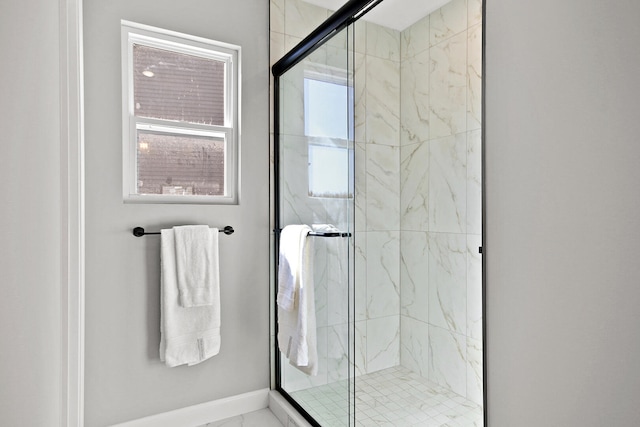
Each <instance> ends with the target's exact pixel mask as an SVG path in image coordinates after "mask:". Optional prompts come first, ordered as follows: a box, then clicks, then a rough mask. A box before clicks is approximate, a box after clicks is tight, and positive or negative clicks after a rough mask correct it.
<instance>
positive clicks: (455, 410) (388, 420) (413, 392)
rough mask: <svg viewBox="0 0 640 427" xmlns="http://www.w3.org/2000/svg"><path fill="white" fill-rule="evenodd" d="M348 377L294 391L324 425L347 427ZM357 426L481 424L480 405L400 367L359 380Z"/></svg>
mask: <svg viewBox="0 0 640 427" xmlns="http://www.w3.org/2000/svg"><path fill="white" fill-rule="evenodd" d="M346 381H347V380H343V381H338V382H334V383H330V384H327V385H323V386H318V387H313V388H309V389H306V390H300V391H296V392H293V393H291V396H292V397H293V398H295V399H296V401H298V402H299V403H300V404H301V405H302V406H303V407H304V408H305V409H306V410H307V412H308V413H309V415H311V416H312V417H313V418H314V419H315V420H316V421H318V422H319V423H320V424H321V425H322V426H323V427H338V426H340V427H344V426H346V425H347V419H348V413H347V411H348V402H346V401H345V389H346V387H347V382H346ZM355 388H356V390H355V394H356V397H355V413H356V423H355V425H356V426H367V427H368V426H393V427H404V426H407V427H409V426H423V427H431V426H469V427H471V426H482V425H483V415H482V406H480V405H478V404H476V403H474V402H472V401H470V400H468V399H466V398H464V397H462V396H460V395H458V394H456V393H453V392H451V391H449V390H447V389H445V388H443V387H441V386H439V385H437V384H435V383H433V382H431V381H429V380H427V379H425V378H423V377H421V376H420V375H419V374H416V373H415V372H412V371H410V370H409V369H406V368H404V367H401V366H396V367H393V368H388V369H384V370H381V371H377V372H373V373H370V374H366V375H361V376H358V377H356V379H355Z"/></svg>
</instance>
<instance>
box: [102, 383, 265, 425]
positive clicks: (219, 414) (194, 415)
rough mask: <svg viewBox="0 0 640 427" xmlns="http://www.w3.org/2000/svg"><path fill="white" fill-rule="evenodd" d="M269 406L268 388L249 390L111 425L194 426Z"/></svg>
mask: <svg viewBox="0 0 640 427" xmlns="http://www.w3.org/2000/svg"><path fill="white" fill-rule="evenodd" d="M268 406H269V389H268V388H265V389H262V390H256V391H251V392H249V393H243V394H238V395H236V396H231V397H227V398H224V399H219V400H214V401H211V402H206V403H201V404H199V405H193V406H187V407H186V408H181V409H176V410H175V411H169V412H164V413H162V414H157V415H152V416H149V417H144V418H140V419H137V420H133V421H127V422H125V423H121V424H115V425H113V426H112V427H177V426H180V427H196V426H201V425H204V424H207V423H210V422H213V421H220V420H224V419H225V418H229V417H235V416H238V415H242V414H246V413H247V412H253V411H258V410H260V409H264V408H266V407H268Z"/></svg>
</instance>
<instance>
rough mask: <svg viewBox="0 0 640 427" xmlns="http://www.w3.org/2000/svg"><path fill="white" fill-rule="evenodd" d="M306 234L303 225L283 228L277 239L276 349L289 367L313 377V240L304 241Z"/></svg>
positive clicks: (315, 363) (315, 362)
mask: <svg viewBox="0 0 640 427" xmlns="http://www.w3.org/2000/svg"><path fill="white" fill-rule="evenodd" d="M310 231H311V229H310V228H309V227H308V226H306V225H294V226H287V227H285V228H284V229H283V230H282V233H281V236H280V257H279V260H280V261H279V262H280V265H279V268H278V276H279V277H278V346H279V349H280V351H281V352H282V353H283V354H284V356H285V357H287V358H288V359H289V363H290V364H291V365H292V366H294V367H296V368H298V369H299V370H300V371H302V372H304V373H306V374H307V375H317V374H318V350H317V340H316V312H315V300H314V298H315V296H314V285H313V262H312V257H313V240H312V239H311V238H307V234H308V233H309V232H310ZM285 232H286V233H285ZM290 233H291V234H290ZM296 236H297V239H296ZM283 263H284V264H285V265H283Z"/></svg>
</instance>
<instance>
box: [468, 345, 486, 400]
mask: <svg viewBox="0 0 640 427" xmlns="http://www.w3.org/2000/svg"><path fill="white" fill-rule="evenodd" d="M482 377H483V375H482V341H480V340H478V339H473V338H467V394H466V396H467V399H469V400H471V401H472V402H475V403H477V404H478V405H482V404H483V394H482V393H483V392H482V387H483V384H482V383H483V381H482Z"/></svg>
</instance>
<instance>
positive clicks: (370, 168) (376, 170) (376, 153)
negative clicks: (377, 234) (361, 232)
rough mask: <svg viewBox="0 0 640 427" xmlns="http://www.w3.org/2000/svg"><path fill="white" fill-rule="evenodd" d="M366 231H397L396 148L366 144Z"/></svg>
mask: <svg viewBox="0 0 640 427" xmlns="http://www.w3.org/2000/svg"><path fill="white" fill-rule="evenodd" d="M366 156H367V163H366V175H367V178H366V186H367V200H366V204H367V210H366V217H367V230H376V231H380V230H398V229H399V228H400V206H399V205H400V204H399V200H398V196H399V192H400V173H399V167H400V161H399V159H400V150H399V147H391V146H387V145H378V144H367V151H366Z"/></svg>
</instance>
